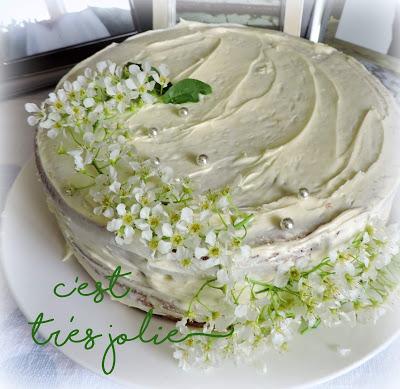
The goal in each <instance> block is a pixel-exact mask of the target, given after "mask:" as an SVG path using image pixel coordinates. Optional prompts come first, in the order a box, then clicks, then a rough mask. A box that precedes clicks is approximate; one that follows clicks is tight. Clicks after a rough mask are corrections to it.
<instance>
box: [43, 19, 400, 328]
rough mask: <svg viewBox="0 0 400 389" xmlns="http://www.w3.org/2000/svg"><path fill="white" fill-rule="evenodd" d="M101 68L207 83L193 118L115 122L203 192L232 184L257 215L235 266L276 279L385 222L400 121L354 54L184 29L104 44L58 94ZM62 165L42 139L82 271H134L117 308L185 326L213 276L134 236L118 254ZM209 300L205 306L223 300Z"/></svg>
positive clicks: (173, 110) (265, 34)
mask: <svg viewBox="0 0 400 389" xmlns="http://www.w3.org/2000/svg"><path fill="white" fill-rule="evenodd" d="M104 60H111V61H113V62H115V63H116V64H118V65H123V64H125V63H127V62H129V63H142V62H143V61H147V60H148V61H151V63H152V64H154V66H158V65H160V64H166V65H167V66H168V68H169V69H170V75H169V77H170V79H171V80H172V83H175V82H177V81H179V80H182V79H186V78H192V79H198V80H201V81H203V82H205V83H207V84H209V85H211V86H212V93H211V94H208V95H206V96H202V97H201V99H200V101H199V102H198V103H185V104H184V107H185V108H186V109H185V110H182V109H181V108H182V107H183V106H182V105H179V104H162V103H155V104H149V105H144V106H143V107H141V109H139V110H137V111H135V112H134V113H129V112H128V113H127V112H124V113H123V115H122V114H121V115H122V116H123V120H124V124H125V126H126V127H127V128H128V129H129V130H130V131H131V133H132V135H131V137H130V140H129V142H130V144H131V145H133V146H134V147H135V148H136V150H137V153H138V154H139V155H140V156H142V157H143V158H150V159H153V160H156V161H159V162H160V165H161V166H168V167H171V168H172V169H173V171H174V174H175V175H176V176H177V177H189V178H190V179H191V180H192V182H193V183H194V185H195V187H196V191H197V192H198V193H205V192H206V191H207V190H217V189H219V188H223V187H226V186H229V187H230V188H231V189H232V198H233V201H234V203H235V204H236V206H237V207H238V209H240V210H242V211H244V212H247V213H249V214H252V215H253V220H252V223H251V224H249V226H248V228H247V235H246V238H245V243H246V245H248V246H249V247H250V254H249V256H248V257H246V258H245V259H238V261H237V267H238V268H240V269H241V270H242V271H243V272H245V273H246V274H247V275H257V277H258V278H259V279H262V280H264V281H268V280H271V279H272V278H273V274H274V272H276V269H277V268H278V267H279V266H282V264H285V263H290V264H293V263H294V264H296V261H298V260H304V258H306V261H308V263H310V264H312V263H318V262H319V261H321V259H323V258H324V257H325V256H326V255H327V253H329V252H332V250H335V249H337V248H339V247H343V245H345V244H346V243H347V242H349V241H351V239H352V238H353V237H354V236H355V235H356V234H357V233H359V232H360V231H363V229H364V228H365V226H366V225H367V224H368V223H370V221H371V220H372V219H374V218H378V219H379V220H381V221H382V222H383V223H385V222H386V220H387V217H388V214H389V211H390V208H391V204H392V200H393V196H394V194H395V190H396V188H397V184H398V182H399V178H400V154H399V153H398V150H397V145H398V144H399V141H400V132H399V129H398V128H397V127H398V120H399V114H398V111H397V108H396V107H395V104H394V102H393V99H392V98H391V96H390V95H389V93H388V92H387V91H386V90H385V88H384V87H383V86H382V85H381V84H380V83H379V82H378V81H377V80H376V79H375V78H374V77H373V76H372V75H371V74H370V73H369V72H368V71H366V70H365V69H364V67H363V66H362V65H360V64H359V63H358V62H357V61H355V60H354V59H352V58H351V57H348V56H346V55H344V54H343V53H341V52H339V51H337V50H335V49H333V48H331V47H329V46H326V45H323V44H314V43H311V42H309V41H306V40H304V39H299V38H294V37H291V36H289V35H286V34H283V33H280V32H274V31H266V30H261V29H253V28H245V27H241V26H236V25H206V24H199V23H191V22H181V23H179V24H178V25H177V26H176V27H174V28H172V29H168V30H163V31H152V32H148V33H144V34H140V35H138V36H135V37H133V38H130V39H128V40H126V41H125V42H123V43H121V44H113V45H111V46H109V47H107V48H106V49H104V50H102V51H100V52H99V53H97V54H95V55H94V56H92V57H90V58H88V59H87V60H85V61H83V62H82V63H80V64H78V65H77V66H75V67H74V68H73V69H72V70H71V71H70V72H69V73H68V74H67V75H66V76H65V77H64V78H63V80H61V82H60V84H59V88H60V87H62V85H63V83H64V82H65V81H67V80H70V81H73V80H75V79H76V78H77V77H79V75H80V74H82V73H83V72H84V70H85V68H95V67H96V63H98V62H100V61H104ZM88 105H89V104H88ZM154 128H155V129H157V131H156V132H157V133H156V136H152V135H155V134H154V131H153V133H151V131H150V132H149V129H154ZM60 154H62V153H60V146H59V143H58V142H56V141H55V140H54V139H51V138H50V137H48V136H47V134H46V132H45V131H42V130H39V131H38V133H37V137H36V161H37V166H38V170H39V173H40V177H41V178H42V181H43V182H44V185H45V188H46V190H47V193H48V194H49V199H50V205H51V208H52V210H53V211H54V213H55V215H56V216H57V220H58V222H59V225H60V227H61V231H62V232H63V234H64V236H65V238H66V240H67V242H68V244H69V245H70V246H71V248H72V249H73V251H74V254H75V256H76V258H77V260H78V261H79V262H80V263H81V265H82V266H83V267H84V268H85V269H86V270H87V271H88V273H89V274H90V275H91V276H93V278H95V279H103V277H104V276H105V275H109V274H111V273H112V272H113V270H114V269H115V268H116V266H118V265H119V266H121V267H122V269H123V270H124V271H128V272H131V274H130V275H129V276H128V277H125V278H124V279H121V286H130V287H131V288H132V289H131V293H130V294H129V295H127V296H126V297H125V298H124V299H122V300H120V301H121V302H123V303H125V304H128V305H130V306H133V307H138V308H140V309H143V310H148V309H150V308H153V310H154V312H155V313H157V314H161V315H165V316H169V317H172V318H181V317H182V316H183V315H184V314H185V312H186V310H187V307H188V304H189V303H190V301H191V299H192V297H193V294H194V292H195V291H196V290H198V288H199V287H200V286H201V285H203V283H204V280H206V279H207V277H210V276H211V275H212V274H214V273H213V272H214V271H215V269H213V268H212V267H211V268H210V267H205V268H204V269H203V268H201V267H196V268H195V269H192V268H190V267H189V268H186V267H183V266H181V264H180V263H178V262H176V261H169V260H164V259H159V258H154V257H152V256H151V255H150V252H149V250H148V249H147V248H146V246H145V245H144V244H143V243H142V241H141V239H140V236H138V237H136V236H135V237H134V239H133V241H132V242H131V243H129V244H125V245H119V244H117V243H116V242H115V239H114V234H113V233H112V232H110V231H108V230H107V228H106V226H107V222H108V221H107V219H106V218H105V217H104V216H103V215H98V214H95V213H94V212H93V208H94V206H95V204H93V202H92V201H91V200H90V198H89V196H88V193H89V189H87V190H81V191H78V192H76V193H73V194H71V193H70V192H69V191H68V190H66V188H68V186H69V185H70V184H71V183H73V184H74V185H79V184H82V185H84V184H85V183H87V181H85V180H87V177H86V176H83V177H82V175H79V174H77V172H76V170H75V167H74V161H73V160H72V159H68V158H65V157H60ZM199 155H205V156H206V161H204V162H207V163H206V164H201V163H199V160H198V157H199ZM301 188H303V190H302V191H300V192H301V193H300V195H299V190H300V189H301ZM304 188H305V190H304ZM287 218H289V219H291V220H289V222H288V223H287V224H286V225H285V224H283V225H282V219H287ZM203 259H204V258H203ZM212 292H213V291H211V290H210V291H209V293H208V294H207V295H206V296H205V300H209V301H215V300H216V299H217V297H216V295H215V294H213V293H212ZM192 318H193V319H194V320H196V319H198V318H196V315H195V314H194V317H192ZM199 321H201V320H200V319H199Z"/></svg>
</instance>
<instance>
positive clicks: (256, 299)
mask: <svg viewBox="0 0 400 389" xmlns="http://www.w3.org/2000/svg"><path fill="white" fill-rule="evenodd" d="M398 242H399V234H398V228H397V227H395V226H392V227H389V228H387V229H386V228H383V227H379V228H378V227H376V226H375V227H372V226H368V227H367V228H366V229H365V231H363V232H361V233H360V234H358V235H357V236H356V237H355V238H354V239H353V241H352V242H349V244H348V247H345V248H343V249H340V250H337V251H333V252H332V253H330V254H329V256H327V257H326V258H324V259H323V260H322V261H320V262H319V263H317V264H311V263H310V260H309V259H307V258H305V259H297V260H295V261H287V262H285V263H283V264H281V265H280V266H279V267H278V268H277V269H276V273H275V277H274V278H273V279H272V280H271V281H269V282H265V281H263V280H259V279H257V278H256V277H254V278H253V277H250V276H249V275H243V276H241V277H240V276H238V277H236V278H234V280H232V277H230V278H229V282H225V281H224V278H225V276H222V277H221V271H219V272H218V273H217V276H216V277H214V278H210V279H209V280H207V281H205V283H204V284H203V285H202V287H201V288H200V289H199V291H198V292H197V293H196V294H195V295H194V298H193V300H192V302H191V304H190V306H189V309H188V312H187V315H186V317H185V318H183V319H182V320H181V321H180V322H178V323H177V327H178V329H179V330H180V332H181V333H187V332H188V327H187V323H188V320H191V319H193V318H195V319H196V321H199V320H200V321H203V322H205V324H204V327H203V331H204V332H205V333H209V332H210V331H227V329H229V328H232V327H234V333H233V335H232V336H231V337H226V338H213V337H192V338H188V339H187V341H185V342H184V343H180V344H179V343H178V344H176V345H175V346H174V347H175V352H174V356H175V358H177V359H178V360H179V364H180V366H181V367H183V368H185V369H187V368H191V367H201V368H208V367H212V366H217V365H218V364H220V363H221V362H222V361H223V360H224V359H226V358H228V357H233V358H234V359H235V360H236V361H237V362H238V363H240V364H243V363H255V364H256V365H259V367H263V368H264V369H265V366H263V365H262V363H261V365H260V362H263V361H265V360H266V358H265V354H266V353H267V352H268V351H270V350H272V349H275V350H279V351H283V350H286V349H287V347H288V342H289V341H290V339H291V338H292V336H293V334H294V332H300V333H304V332H305V331H307V330H310V329H314V328H316V327H318V326H319V325H320V324H321V323H322V324H324V325H326V326H333V325H337V324H340V323H342V322H349V323H350V324H352V325H354V324H355V323H356V322H357V321H361V322H365V321H371V320H372V321H375V320H377V318H378V317H379V316H380V315H382V314H383V313H384V311H385V304H387V301H388V297H389V296H392V294H390V292H391V291H392V290H393V289H394V288H395V287H396V286H397V284H398V276H399V274H400V264H399V258H397V257H396V255H397V254H398V252H399V248H398ZM233 268H234V267H233ZM231 274H234V271H231ZM238 274H239V273H238ZM210 288H211V290H212V291H213V292H214V293H215V294H217V293H219V299H218V300H217V303H210V305H207V304H209V303H208V301H212V299H209V298H208V299H203V298H202V295H203V294H204V293H205V291H207V289H210ZM208 292H210V291H208ZM206 301H207V302H206ZM194 313H195V314H194ZM199 314H200V315H201V314H202V316H198V315H199Z"/></svg>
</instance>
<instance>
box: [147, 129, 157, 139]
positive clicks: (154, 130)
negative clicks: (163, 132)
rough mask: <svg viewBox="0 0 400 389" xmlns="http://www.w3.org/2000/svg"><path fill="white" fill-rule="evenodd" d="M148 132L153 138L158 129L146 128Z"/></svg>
mask: <svg viewBox="0 0 400 389" xmlns="http://www.w3.org/2000/svg"><path fill="white" fill-rule="evenodd" d="M148 134H149V136H152V137H153V138H155V137H156V136H157V135H158V129H157V128H155V127H150V128H149V130H148Z"/></svg>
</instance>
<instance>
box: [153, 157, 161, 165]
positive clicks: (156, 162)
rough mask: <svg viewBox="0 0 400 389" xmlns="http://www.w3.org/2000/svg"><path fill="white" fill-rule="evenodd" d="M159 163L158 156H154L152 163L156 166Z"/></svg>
mask: <svg viewBox="0 0 400 389" xmlns="http://www.w3.org/2000/svg"><path fill="white" fill-rule="evenodd" d="M160 163H161V161H160V158H158V157H155V158H154V165H156V166H158V165H159V164H160Z"/></svg>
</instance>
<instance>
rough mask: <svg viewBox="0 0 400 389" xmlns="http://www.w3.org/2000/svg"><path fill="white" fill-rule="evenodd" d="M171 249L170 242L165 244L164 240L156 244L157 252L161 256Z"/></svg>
mask: <svg viewBox="0 0 400 389" xmlns="http://www.w3.org/2000/svg"><path fill="white" fill-rule="evenodd" d="M171 249H172V245H171V243H170V242H166V241H165V240H160V241H159V242H158V247H157V250H158V251H159V252H160V253H161V254H168V253H169V252H170V251H171Z"/></svg>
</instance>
